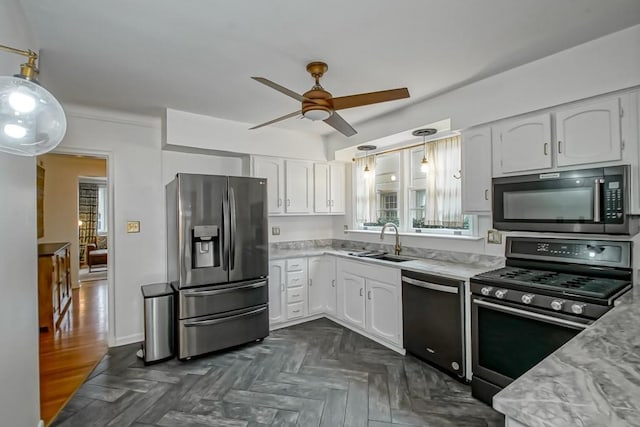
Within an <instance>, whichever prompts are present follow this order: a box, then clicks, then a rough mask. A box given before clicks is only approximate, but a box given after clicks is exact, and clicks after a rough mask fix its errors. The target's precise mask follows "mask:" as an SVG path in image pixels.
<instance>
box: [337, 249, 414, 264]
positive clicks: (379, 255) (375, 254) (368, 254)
mask: <svg viewBox="0 0 640 427" xmlns="http://www.w3.org/2000/svg"><path fill="white" fill-rule="evenodd" d="M349 255H353V256H356V257H358V258H370V259H379V260H381V261H391V262H405V261H413V258H407V257H402V256H399V255H391V254H388V253H386V252H379V251H365V252H351V253H350V254H349Z"/></svg>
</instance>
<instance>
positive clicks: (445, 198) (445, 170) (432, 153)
mask: <svg viewBox="0 0 640 427" xmlns="http://www.w3.org/2000/svg"><path fill="white" fill-rule="evenodd" d="M427 161H428V162H429V165H428V170H427V177H426V178H427V183H426V203H425V218H424V223H425V224H426V225H428V226H434V227H447V228H460V227H462V226H463V221H464V220H463V215H462V197H461V185H460V179H456V178H455V177H454V175H455V176H459V175H458V173H459V171H460V169H461V167H460V137H459V136H454V137H451V138H445V139H441V140H438V141H433V142H428V143H427Z"/></svg>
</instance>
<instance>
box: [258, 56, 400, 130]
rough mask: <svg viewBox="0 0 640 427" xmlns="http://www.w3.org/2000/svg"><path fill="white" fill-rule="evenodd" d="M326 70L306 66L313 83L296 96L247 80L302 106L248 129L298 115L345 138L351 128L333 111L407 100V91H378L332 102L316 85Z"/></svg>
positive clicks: (322, 65) (267, 82)
mask: <svg viewBox="0 0 640 427" xmlns="http://www.w3.org/2000/svg"><path fill="white" fill-rule="evenodd" d="M328 69H329V67H328V66H327V64H325V63H324V62H318V61H316V62H311V63H309V64H307V71H308V72H309V73H310V74H311V76H312V77H313V78H314V79H315V81H316V83H315V84H314V85H313V87H312V88H311V89H310V90H309V91H307V92H305V93H304V94H302V95H300V94H298V93H296V92H294V91H292V90H290V89H287V88H286V87H284V86H280V85H279V84H277V83H274V82H272V81H271V80H268V79H265V78H264V77H251V78H252V79H254V80H256V81H258V82H260V83H262V84H264V85H267V86H269V87H270V88H272V89H275V90H277V91H278V92H282V93H284V94H285V95H288V96H290V97H291V98H293V99H296V100H298V101H300V102H301V103H302V108H301V109H300V110H298V111H294V112H293V113H290V114H286V115H284V116H282V117H278V118H277V119H273V120H270V121H268V122H266V123H262V124H259V125H257V126H254V127H252V128H251V129H257V128H260V127H263V126H267V125H270V124H272V123H276V122H279V121H281V120H285V119H289V118H291V117H296V116H298V115H300V114H302V116H304V117H305V118H307V119H309V120H313V121H316V120H322V121H324V122H325V123H326V124H328V125H329V126H331V127H333V128H334V129H336V130H337V131H339V132H340V133H342V134H343V135H345V136H352V135H355V134H356V133H357V132H356V130H355V129H354V128H352V127H351V125H350V124H349V123H347V122H346V121H345V120H344V119H343V118H342V117H341V116H340V115H339V114H338V113H336V111H337V110H344V109H346V108H353V107H360V106H363V105H369V104H377V103H379V102H387V101H394V100H396V99H402V98H408V97H409V91H408V90H407V88H406V87H405V88H400V89H390V90H381V91H379V92H368V93H360V94H357V95H349V96H339V97H337V98H334V97H333V96H332V95H331V94H330V93H329V92H327V91H326V90H325V89H324V88H323V87H322V86H321V85H320V78H321V77H322V75H323V74H324V73H326V72H327V70H328Z"/></svg>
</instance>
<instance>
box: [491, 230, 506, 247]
mask: <svg viewBox="0 0 640 427" xmlns="http://www.w3.org/2000/svg"><path fill="white" fill-rule="evenodd" d="M487 243H493V244H496V245H500V244H502V233H501V232H500V231H498V230H487Z"/></svg>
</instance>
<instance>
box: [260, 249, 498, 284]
mask: <svg viewBox="0 0 640 427" xmlns="http://www.w3.org/2000/svg"><path fill="white" fill-rule="evenodd" d="M350 252H358V251H357V250H346V249H345V250H340V249H334V248H332V247H325V248H322V247H317V248H307V249H275V250H273V249H272V250H271V251H270V253H269V259H270V260H277V259H284V258H295V257H310V256H319V255H324V254H327V255H335V256H339V257H343V258H347V259H350V260H352V261H360V262H366V263H370V264H374V265H380V266H385V267H394V268H400V269H403V270H411V271H415V272H418V273H429V274H436V275H439V276H443V277H448V278H451V279H456V280H468V279H469V278H470V277H472V276H475V275H476V274H480V273H484V272H486V271H490V270H495V269H496V268H499V267H496V266H492V267H488V266H482V265H478V264H472V263H464V262H459V261H458V262H452V261H442V260H435V259H421V258H416V259H413V260H411V261H405V262H392V261H383V260H378V259H372V258H364V257H355V256H353V255H349V253H350Z"/></svg>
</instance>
